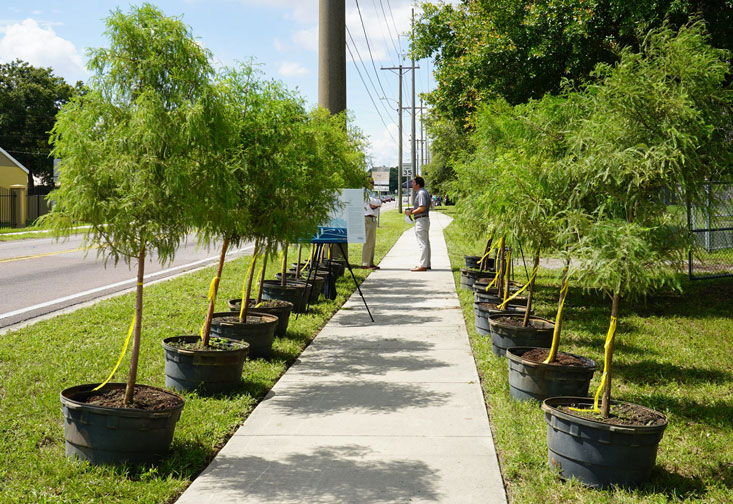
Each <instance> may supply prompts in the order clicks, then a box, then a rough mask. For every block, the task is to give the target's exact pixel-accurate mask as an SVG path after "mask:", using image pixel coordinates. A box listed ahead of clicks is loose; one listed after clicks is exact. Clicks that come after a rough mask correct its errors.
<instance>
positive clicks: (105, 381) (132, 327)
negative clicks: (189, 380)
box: [92, 282, 142, 391]
mask: <svg viewBox="0 0 733 504" xmlns="http://www.w3.org/2000/svg"><path fill="white" fill-rule="evenodd" d="M138 285H142V284H141V283H139V282H138ZM136 317H137V314H135V315H133V316H132V323H131V324H130V329H129V330H128V331H127V337H126V338H125V344H124V345H122V352H120V358H119V359H117V364H115V367H114V369H112V372H111V373H110V374H109V376H108V377H107V379H106V380H104V381H103V382H102V383H100V384H99V386H98V387H95V388H94V389H92V390H94V391H96V390H99V389H101V388H102V387H104V386H105V385H107V383H109V381H110V380H111V379H112V377H113V376H114V374H115V373H116V372H117V368H119V367H120V363H121V362H122V358H123V357H124V356H125V353H126V352H127V345H129V343H130V337H131V336H132V330H133V329H135V318H136Z"/></svg>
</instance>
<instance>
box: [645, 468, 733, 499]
mask: <svg viewBox="0 0 733 504" xmlns="http://www.w3.org/2000/svg"><path fill="white" fill-rule="evenodd" d="M703 472H704V474H703V476H686V475H684V474H680V473H678V472H672V471H668V470H667V469H665V468H663V467H661V466H656V467H655V468H654V472H653V473H652V477H651V479H650V480H649V482H648V483H647V484H645V485H643V486H641V487H639V489H638V493H639V494H641V495H645V496H647V495H648V496H656V495H660V494H661V495H664V496H666V497H667V498H668V499H669V500H670V501H688V500H693V499H695V500H697V499H703V498H704V497H705V496H706V495H707V494H708V492H709V490H710V486H711V481H716V482H718V483H720V484H722V486H724V487H725V488H728V489H732V488H733V464H727V465H726V464H724V463H722V462H719V463H718V464H717V465H715V466H710V467H706V468H705V470H704V471H703Z"/></svg>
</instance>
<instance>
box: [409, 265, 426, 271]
mask: <svg viewBox="0 0 733 504" xmlns="http://www.w3.org/2000/svg"><path fill="white" fill-rule="evenodd" d="M427 270H428V269H427V268H423V267H422V266H419V267H417V268H412V269H411V270H410V271H427Z"/></svg>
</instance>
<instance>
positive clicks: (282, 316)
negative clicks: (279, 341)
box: [229, 298, 293, 336]
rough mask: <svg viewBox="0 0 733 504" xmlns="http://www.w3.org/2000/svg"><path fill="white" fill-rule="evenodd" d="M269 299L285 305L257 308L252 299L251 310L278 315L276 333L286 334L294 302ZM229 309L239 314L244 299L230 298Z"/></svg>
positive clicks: (279, 334) (278, 334) (277, 334)
mask: <svg viewBox="0 0 733 504" xmlns="http://www.w3.org/2000/svg"><path fill="white" fill-rule="evenodd" d="M268 301H278V302H279V303H282V304H283V306H269V307H268V306H260V307H258V308H255V307H254V306H252V300H251V299H250V306H249V307H250V309H251V310H254V311H256V312H257V313H267V314H268V315H275V316H276V317H277V328H276V329H275V335H276V336H285V333H286V332H287V330H288V324H289V323H290V312H292V311H293V303H291V302H290V301H281V300H279V299H270V300H268ZM229 309H230V310H231V311H233V312H234V313H236V314H239V312H240V311H241V309H242V300H241V299H239V298H237V299H230V300H229Z"/></svg>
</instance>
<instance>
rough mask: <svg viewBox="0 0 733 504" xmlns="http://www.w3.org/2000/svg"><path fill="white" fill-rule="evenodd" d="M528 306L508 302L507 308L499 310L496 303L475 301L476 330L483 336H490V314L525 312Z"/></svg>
mask: <svg viewBox="0 0 733 504" xmlns="http://www.w3.org/2000/svg"><path fill="white" fill-rule="evenodd" d="M525 311H527V308H526V307H524V306H516V305H511V304H507V306H506V310H503V311H502V310H499V309H497V308H496V307H495V303H473V313H474V315H475V320H474V323H475V324H476V332H477V333H479V334H480V335H482V336H488V335H489V334H490V332H489V330H490V328H489V320H488V319H489V316H491V315H495V314H501V315H508V314H513V313H524V312H525Z"/></svg>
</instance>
